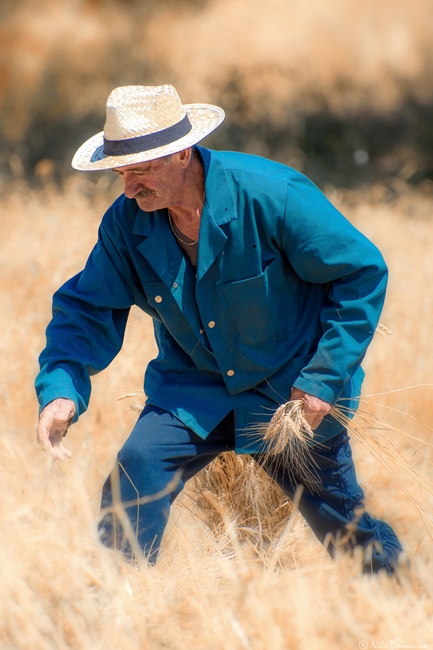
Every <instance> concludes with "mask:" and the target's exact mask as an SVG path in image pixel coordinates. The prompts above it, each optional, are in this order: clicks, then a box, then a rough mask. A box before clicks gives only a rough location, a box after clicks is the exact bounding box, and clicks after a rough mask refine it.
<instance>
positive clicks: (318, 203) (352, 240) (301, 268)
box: [282, 176, 387, 404]
mask: <svg viewBox="0 0 433 650" xmlns="http://www.w3.org/2000/svg"><path fill="white" fill-rule="evenodd" d="M282 246H283V249H284V251H285V253H286V255H287V259H288V261H289V263H290V264H291V265H292V266H293V268H294V270H295V271H296V273H297V274H298V275H299V276H300V277H301V278H302V279H303V280H304V281H306V282H311V283H321V284H326V285H327V292H326V295H327V297H326V300H325V302H324V304H323V306H322V308H321V312H320V323H321V331H322V336H321V338H320V340H319V343H318V346H317V351H316V353H315V354H314V356H313V358H312V359H311V361H310V363H309V364H308V365H307V366H306V367H305V368H304V369H303V370H302V372H301V373H300V375H299V377H298V379H297V380H296V382H295V384H294V385H295V386H296V387H297V388H299V389H300V390H304V391H305V392H307V393H310V394H312V395H315V396H316V397H319V398H320V399H323V400H325V401H326V402H329V403H331V404H333V403H335V402H336V401H337V400H338V397H339V396H340V394H341V392H342V391H343V388H344V386H345V384H346V382H348V381H350V380H351V378H352V377H353V375H354V373H355V372H356V370H357V369H358V368H359V366H360V364H361V361H362V359H363V357H364V355H365V352H366V350H367V347H368V345H369V343H370V342H371V339H372V337H373V335H374V332H375V329H376V327H377V323H378V320H379V317H380V314H381V311H382V307H383V302H384V299H385V291H386V283H387V268H386V265H385V262H384V260H383V257H382V255H381V253H380V252H379V250H378V249H377V248H376V247H375V246H374V245H373V244H372V242H370V241H369V240H368V239H367V238H366V237H365V236H364V235H362V234H361V233H360V232H359V231H358V230H357V229H356V228H355V227H354V226H352V225H351V224H350V223H349V221H347V220H346V219H345V218H344V217H343V215H341V214H340V212H338V210H336V208H334V206H333V205H332V204H331V203H330V202H329V201H328V200H327V198H326V197H325V196H324V195H323V194H322V192H320V190H319V189H318V188H316V186H315V185H314V184H313V183H311V182H310V181H309V180H308V179H306V178H305V177H302V176H300V177H299V179H297V180H295V181H294V182H293V183H291V184H290V187H289V191H288V198H287V206H286V213H285V218H284V225H283V230H282Z"/></svg>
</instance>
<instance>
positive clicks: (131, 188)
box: [122, 174, 143, 199]
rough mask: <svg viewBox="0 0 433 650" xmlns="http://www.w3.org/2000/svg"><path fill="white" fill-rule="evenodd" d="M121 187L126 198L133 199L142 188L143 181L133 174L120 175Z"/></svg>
mask: <svg viewBox="0 0 433 650" xmlns="http://www.w3.org/2000/svg"><path fill="white" fill-rule="evenodd" d="M122 181H123V189H124V192H125V196H126V197H127V198H128V199H133V198H134V196H135V195H136V194H138V192H140V191H141V190H142V189H143V183H142V182H141V181H140V180H139V179H138V178H137V177H136V176H134V174H125V175H124V176H122Z"/></svg>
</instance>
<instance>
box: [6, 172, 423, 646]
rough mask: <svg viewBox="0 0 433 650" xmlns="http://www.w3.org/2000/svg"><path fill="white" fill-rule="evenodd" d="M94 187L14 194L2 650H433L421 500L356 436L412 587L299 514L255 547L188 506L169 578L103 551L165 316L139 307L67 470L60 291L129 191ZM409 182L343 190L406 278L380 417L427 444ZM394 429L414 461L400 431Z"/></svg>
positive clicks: (395, 273)
mask: <svg viewBox="0 0 433 650" xmlns="http://www.w3.org/2000/svg"><path fill="white" fill-rule="evenodd" d="M88 183H89V181H88V180H87V179H86V178H85V177H82V176H78V177H75V176H73V177H71V179H70V182H69V184H68V185H67V187H66V188H65V191H64V193H63V194H60V193H58V191H56V190H54V188H50V187H49V186H48V187H47V188H45V190H44V191H39V192H36V191H31V190H29V189H28V188H27V187H26V186H25V185H20V184H18V185H16V186H15V188H13V190H12V191H10V193H8V195H7V196H5V198H4V200H3V207H2V215H3V216H2V220H1V225H0V228H1V236H2V241H3V254H2V257H1V265H2V272H1V275H0V278H1V279H0V282H1V296H2V304H3V309H2V323H1V328H0V332H1V339H2V340H1V347H0V353H1V363H2V379H1V384H0V397H1V401H2V408H1V420H0V423H1V424H0V427H1V428H0V444H1V448H2V450H1V454H0V463H1V478H0V481H1V490H0V511H1V516H0V526H1V539H2V554H1V558H0V647H1V648H17V649H18V648H20V649H21V648H26V649H27V648H29V649H31V650H37V649H44V650H45V649H48V648H50V649H53V650H54V649H55V650H63V649H64V648H65V649H66V648H76V649H80V650H81V649H86V650H87V649H92V650H94V649H97V648H101V649H102V648H110V649H111V648H113V649H117V648H119V649H122V648H151V649H159V648H161V649H162V648H170V649H173V650H177V649H179V650H180V649H183V648H185V647H187V646H188V645H189V646H190V647H193V648H197V649H200V650H211V649H212V650H213V649H215V650H217V649H220V648H224V649H226V648H227V649H229V650H232V649H233V650H235V649H236V650H237V649H244V648H247V649H252V650H262V649H267V650H268V649H269V650H280V649H281V650H282V649H285V648H293V649H298V648H299V649H301V648H303V649H305V650H307V649H308V650H310V649H311V648H358V647H360V648H373V647H388V648H391V647H416V648H418V647H420V648H421V647H423V648H427V647H430V648H431V647H432V646H433V624H432V617H433V579H432V564H433V543H432V539H431V538H430V536H429V534H428V531H427V529H426V527H425V525H424V524H423V522H422V520H421V518H420V516H419V514H418V513H417V511H416V509H415V507H414V506H413V504H412V503H411V501H410V500H409V499H408V498H407V497H406V496H405V495H404V493H403V492H402V491H401V490H400V488H399V487H398V486H397V484H396V483H395V481H394V480H393V479H391V478H390V477H389V475H388V474H387V472H386V471H385V470H384V469H383V467H382V466H381V464H380V463H379V462H378V461H377V460H376V459H375V458H374V457H373V456H372V455H371V454H370V453H369V452H368V451H366V450H365V449H363V448H362V445H360V444H359V443H358V442H357V441H355V442H354V447H355V449H354V453H355V455H356V458H357V463H358V471H359V476H360V480H361V482H362V484H363V485H364V487H365V489H366V495H367V502H368V507H369V510H370V511H371V512H372V513H374V514H375V515H377V516H379V517H385V518H386V519H387V520H388V521H389V522H390V523H391V524H392V525H393V526H394V527H395V528H396V530H397V531H398V533H399V535H400V537H401V539H402V541H403V543H404V546H405V548H406V549H407V552H408V554H409V555H410V556H411V558H412V562H413V567H412V569H411V571H410V572H407V571H406V572H402V574H401V575H400V576H399V580H396V579H394V578H388V577H386V576H384V575H379V576H374V577H365V576H362V575H360V573H359V565H358V562H357V560H356V559H355V561H349V560H348V559H347V558H344V557H341V558H340V559H339V560H338V561H337V562H335V563H333V562H331V561H330V560H329V559H328V557H327V556H326V554H325V553H324V551H323V550H322V548H321V547H320V545H318V544H317V543H316V541H315V539H314V538H313V537H312V535H311V534H310V533H309V531H308V529H307V528H306V527H305V526H304V524H303V522H302V521H301V520H300V519H299V518H298V517H296V516H293V517H292V518H291V520H290V525H289V527H288V528H287V529H286V530H285V533H284V538H283V539H282V541H281V542H280V544H278V539H275V540H274V544H273V546H272V547H271V548H268V551H267V553H265V552H263V553H262V552H261V551H260V549H259V551H258V552H257V551H254V550H253V549H252V546H251V544H248V543H247V542H242V539H245V536H242V535H240V536H238V535H237V532H236V526H235V525H234V523H233V522H232V523H230V521H231V520H232V519H233V516H234V515H233V513H230V512H229V511H227V510H226V511H223V512H222V514H223V515H224V516H225V525H224V524H223V525H222V526H221V517H220V516H219V515H216V516H214V517H213V519H214V521H215V522H216V523H217V524H218V523H219V526H217V528H216V529H215V530H213V529H212V528H209V526H208V525H207V524H206V523H205V522H204V521H203V514H201V512H200V509H199V508H198V506H197V505H196V504H195V503H194V501H193V500H191V498H190V497H187V496H185V497H184V498H183V500H182V502H180V503H179V504H177V506H176V507H175V508H174V509H173V513H172V517H171V520H170V530H169V532H168V534H167V536H166V541H165V546H164V552H163V554H162V556H161V559H160V561H159V563H158V565H157V566H156V567H155V568H153V569H149V568H148V567H147V566H134V567H133V566H129V565H127V564H125V563H124V562H123V560H122V559H121V558H120V557H117V556H116V554H114V553H113V552H111V551H108V550H106V549H105V548H103V547H101V546H100V545H99V543H98V541H97V535H96V524H95V518H96V516H97V512H98V501H99V492H100V488H101V484H102V481H103V479H104V478H105V475H106V474H107V473H108V471H109V470H110V468H111V465H112V463H113V459H114V456H115V453H116V450H117V448H118V447H119V445H120V444H121V443H122V441H123V440H124V439H125V437H126V436H127V435H128V432H129V430H130V428H131V426H132V424H133V420H134V417H135V415H134V413H133V412H132V411H131V410H130V409H129V408H128V404H127V402H126V401H118V398H119V397H120V396H121V395H123V394H125V393H128V392H138V393H139V392H140V390H141V384H142V372H143V369H144V367H145V364H146V361H147V360H148V359H149V358H150V357H151V356H152V354H153V353H154V343H153V340H152V334H151V322H150V319H148V317H147V316H145V315H143V314H141V313H140V312H139V311H137V310H135V309H134V310H133V311H132V313H131V317H130V321H129V324H128V330H127V337H126V342H125V346H124V349H123V351H122V353H121V354H120V355H119V357H118V358H117V359H116V360H115V361H114V362H113V364H112V366H111V367H110V368H109V369H108V370H107V371H105V373H103V374H102V375H99V376H98V377H96V378H95V380H94V393H93V401H92V404H91V408H90V411H89V412H88V413H87V414H86V415H85V416H83V417H82V419H81V420H80V422H79V423H78V424H77V425H75V426H74V427H73V428H72V429H71V430H70V432H69V435H68V439H67V442H68V444H69V448H70V449H71V450H72V452H73V458H72V459H71V460H70V461H69V462H65V463H63V464H55V465H52V464H51V462H50V460H49V458H48V457H47V456H45V455H44V454H43V452H41V451H40V450H39V449H38V448H37V447H36V444H35V425H36V419H37V405H36V400H35V397H34V394H33V388H32V382H33V378H34V375H35V373H36V368H37V363H36V359H37V354H38V352H39V350H40V349H41V346H42V345H43V340H44V327H45V324H46V322H47V320H48V318H49V313H50V296H51V294H52V292H53V290H54V289H55V288H56V287H57V286H58V285H59V284H60V283H61V282H62V281H63V280H65V279H66V278H68V277H69V276H70V275H71V274H73V273H74V272H76V271H78V270H79V269H80V267H81V266H82V264H83V263H84V261H85V258H86V256H87V252H88V251H89V249H90V247H91V245H92V243H93V242H94V240H95V237H96V231H97V226H98V221H99V218H100V215H101V213H102V211H103V210H104V208H105V206H107V205H108V203H109V202H110V200H111V197H112V196H113V192H114V193H115V192H116V191H117V189H119V188H116V187H115V188H111V189H110V188H109V187H108V186H107V184H106V181H105V180H104V178H102V179H101V180H100V181H99V186H98V187H97V190H96V194H95V193H94V192H93V191H92V194H94V196H93V198H92V199H91V200H90V199H89V198H88V195H89V193H90V191H89V188H90V186H89V185H88ZM399 189H400V194H399V195H396V194H394V198H393V199H392V200H391V197H390V195H389V192H387V191H386V190H385V189H384V188H380V187H375V188H372V189H370V190H369V191H368V192H364V194H360V193H358V194H356V193H354V192H342V191H336V190H333V191H332V192H331V194H330V198H331V199H332V200H333V201H334V202H335V203H336V204H337V205H338V206H339V207H340V208H341V209H343V211H344V212H345V214H346V215H347V216H348V217H349V218H350V219H351V220H352V221H353V222H354V223H355V224H356V225H357V226H358V227H359V228H360V229H361V230H362V231H364V232H365V233H367V234H368V235H369V236H370V237H371V238H372V239H373V240H374V241H375V242H376V243H377V244H378V245H379V246H380V247H381V249H382V250H383V251H384V254H385V256H386V258H387V261H388V263H389V266H390V270H391V280H390V286H389V296H388V301H387V304H386V308H385V312H384V314H383V319H382V322H383V324H384V325H385V326H386V328H388V329H389V330H390V331H391V332H393V333H392V334H389V333H388V334H387V333H386V331H385V330H383V332H382V333H381V334H378V335H377V336H376V338H375V341H374V342H373V345H372V347H371V348H370V350H369V353H368V357H367V359H366V363H365V367H366V369H367V375H368V379H367V381H366V384H365V389H364V393H365V395H373V394H374V395H376V396H375V397H372V398H368V400H369V401H370V402H374V403H377V404H379V405H381V406H380V407H373V406H370V407H369V408H372V409H376V411H375V412H377V413H378V415H380V416H381V417H383V419H385V421H386V422H387V423H389V424H390V425H394V426H396V427H399V428H401V429H405V430H406V431H410V432H412V433H415V434H416V435H417V436H418V437H420V438H422V439H423V440H425V441H426V442H428V441H429V440H430V441H433V435H432V434H431V433H430V430H429V429H428V428H427V426H422V423H425V425H428V424H431V422H432V417H431V416H432V414H433V408H432V407H431V402H432V396H433V395H432V393H433V386H431V385H426V384H431V383H433V382H432V381H431V366H432V361H433V346H432V342H431V322H432V315H433V313H432V312H433V304H432V295H431V291H430V287H431V286H432V285H433V261H432V257H431V250H430V249H431V241H432V239H433V224H432V222H431V212H432V208H433V197H432V196H431V195H427V194H421V193H419V192H418V193H416V192H415V191H414V190H410V189H409V188H408V187H404V185H401V186H400V187H399ZM411 386H416V387H415V388H409V387H411ZM402 389H406V390H402ZM389 391H396V392H391V393H389ZM385 393H388V394H385ZM366 400H367V398H366ZM405 414H407V415H405ZM409 416H413V417H414V418H415V419H411V417H409ZM385 433H386V432H385ZM392 436H393V438H394V439H395V441H396V443H397V445H399V448H400V449H401V451H402V453H406V452H407V450H406V448H405V443H404V442H402V441H401V440H400V437H399V434H398V433H393V434H392ZM421 450H422V452H423V454H424V455H421V453H417V454H413V452H411V454H410V456H409V460H410V462H411V463H412V466H413V467H415V468H416V469H417V470H418V471H420V472H421V473H423V474H424V475H425V476H427V477H430V479H431V478H432V469H431V465H430V464H429V461H430V460H432V458H433V454H432V453H431V451H430V450H431V447H429V446H428V445H424V446H422V448H421ZM222 529H223V530H222ZM239 538H241V541H239ZM380 643H382V646H381V645H378V644H380ZM384 644H387V645H384ZM392 644H394V645H392Z"/></svg>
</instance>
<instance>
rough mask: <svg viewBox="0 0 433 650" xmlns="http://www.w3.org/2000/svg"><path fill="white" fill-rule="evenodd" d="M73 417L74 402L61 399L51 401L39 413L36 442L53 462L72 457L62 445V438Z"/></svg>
mask: <svg viewBox="0 0 433 650" xmlns="http://www.w3.org/2000/svg"><path fill="white" fill-rule="evenodd" d="M74 415H75V404H74V402H73V401H72V400H70V399H65V398H63V397H59V398H58V399H55V400H53V401H52V402H50V403H49V404H47V405H46V407H45V408H44V409H42V411H41V414H40V416H39V425H38V434H37V441H38V443H39V445H40V446H41V447H42V449H43V450H44V451H47V452H48V453H50V454H51V455H52V456H53V457H54V459H55V460H65V458H70V457H71V455H72V454H71V452H70V451H69V450H68V449H66V447H65V446H64V444H63V436H64V434H65V433H66V431H67V429H68V426H69V423H70V421H71V420H72V418H73V417H74Z"/></svg>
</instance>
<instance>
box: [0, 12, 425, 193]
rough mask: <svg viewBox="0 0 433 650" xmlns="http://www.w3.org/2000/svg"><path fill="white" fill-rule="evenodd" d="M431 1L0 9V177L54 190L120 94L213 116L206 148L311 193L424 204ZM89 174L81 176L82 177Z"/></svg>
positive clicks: (66, 174) (99, 127)
mask: <svg viewBox="0 0 433 650" xmlns="http://www.w3.org/2000/svg"><path fill="white" fill-rule="evenodd" d="M432 10H433V5H432V1H431V0H413V1H412V2H410V3H408V2H407V1H406V0H381V2H377V1H376V0H363V2H359V1H357V0H327V1H326V2H323V0H304V1H303V2H299V1H297V2H296V1H295V0H64V1H62V2H60V1H59V0H38V1H37V2H36V0H20V2H16V1H15V0H0V25H1V26H0V151H1V154H0V175H1V179H2V181H3V183H5V182H6V183H7V182H8V180H10V179H11V178H24V179H26V180H27V181H29V182H31V183H32V184H36V185H37V184H38V183H39V184H41V183H42V184H43V183H44V182H46V181H47V180H48V179H51V178H53V179H54V180H55V181H56V182H57V183H60V184H61V183H62V182H64V180H65V178H66V177H67V176H68V175H69V174H71V169H70V160H71V157H72V155H73V153H74V151H75V150H76V149H77V148H78V146H79V145H80V144H81V142H82V141H84V140H85V139H86V138H87V137H89V136H91V135H93V134H94V133H96V132H98V131H100V130H102V128H103V123H104V116H105V102H106V99H107V97H108V94H109V93H110V91H111V90H112V89H113V88H114V87H116V86H119V85H128V84H144V85H152V84H161V83H172V84H173V85H175V86H176V88H177V89H178V91H179V94H180V96H181V98H182V100H183V102H184V103H189V102H208V103H216V104H219V105H221V106H222V107H223V108H224V109H225V111H226V113H227V119H226V122H225V124H224V125H223V126H222V128H220V129H219V130H218V131H217V132H216V133H215V134H214V136H212V138H210V139H209V140H208V142H207V144H208V145H209V146H212V147H214V148H218V149H234V150H243V151H247V152H251V153H257V154H259V155H264V156H269V157H271V158H274V159H276V160H279V161H282V162H284V163H287V164H289V165H291V166H293V167H296V168H297V169H299V170H302V171H303V172H304V173H306V174H307V175H308V176H310V177H311V178H312V179H313V180H314V181H315V182H316V183H317V184H318V185H319V186H321V187H322V188H324V187H325V188H326V186H327V185H332V186H334V187H344V188H357V187H360V186H364V185H366V184H367V185H369V184H371V183H381V184H383V186H384V188H385V190H386V193H387V195H388V196H389V197H392V195H393V193H395V192H399V191H401V190H402V187H403V185H402V183H408V184H410V185H416V186H419V187H420V188H421V189H422V190H423V191H425V192H432V193H433V119H432V118H433V20H432ZM93 180H96V177H95V176H94V179H93Z"/></svg>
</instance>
